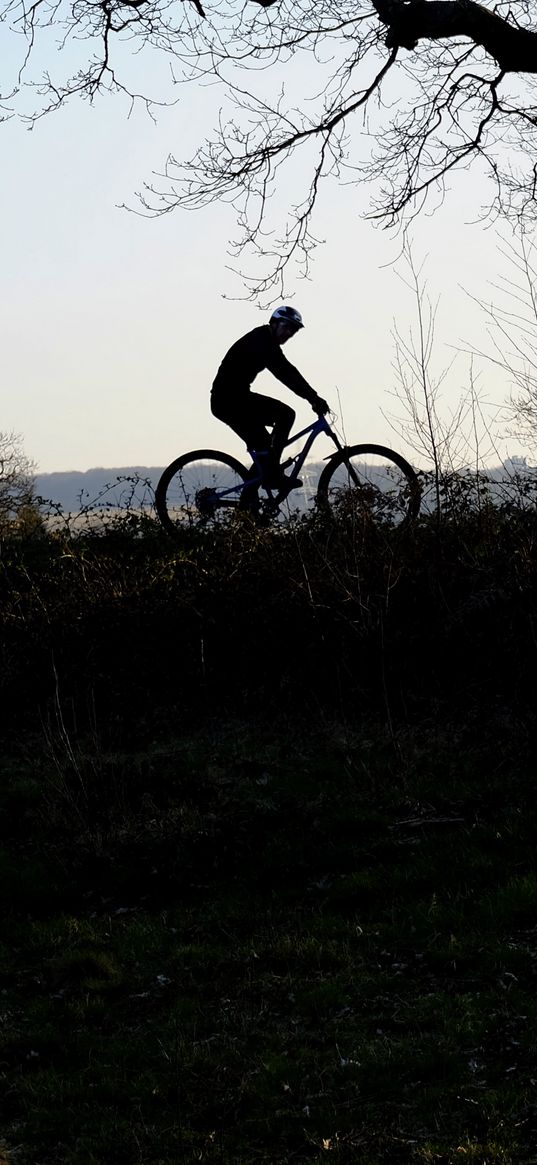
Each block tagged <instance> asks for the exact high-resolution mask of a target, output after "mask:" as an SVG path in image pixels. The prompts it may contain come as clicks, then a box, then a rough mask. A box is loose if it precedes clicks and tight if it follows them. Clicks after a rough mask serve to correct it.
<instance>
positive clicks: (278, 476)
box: [249, 392, 296, 489]
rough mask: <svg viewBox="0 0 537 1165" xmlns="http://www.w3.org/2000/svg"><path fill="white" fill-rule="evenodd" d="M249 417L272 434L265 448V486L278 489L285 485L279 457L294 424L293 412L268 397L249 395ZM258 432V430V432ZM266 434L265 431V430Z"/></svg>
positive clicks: (253, 446) (286, 406) (252, 393)
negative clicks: (268, 428) (267, 428)
mask: <svg viewBox="0 0 537 1165" xmlns="http://www.w3.org/2000/svg"><path fill="white" fill-rule="evenodd" d="M250 410H251V411H250V416H251V417H252V419H255V422H257V425H259V426H261V425H262V426H269V427H271V428H272V434H271V437H270V439H269V444H268V447H267V451H268V459H267V470H266V473H265V481H266V484H267V485H268V486H269V487H270V488H272V489H279V488H280V487H281V486H283V485H285V476H284V474H283V470H282V469H281V468H280V457H281V455H282V453H283V449H284V446H285V445H286V443H287V441H288V440H289V434H290V432H291V429H292V427H293V424H294V420H295V416H296V414H295V412H294V409H291V408H289V405H286V404H283V402H282V401H281V400H275V399H274V398H273V397H270V396H261V395H260V394H259V393H256V392H251V393H250ZM259 431H260V430H259ZM265 432H266V429H265ZM249 447H250V449H252V448H253V449H257V450H258V451H259V445H257V446H255V445H250V446H249Z"/></svg>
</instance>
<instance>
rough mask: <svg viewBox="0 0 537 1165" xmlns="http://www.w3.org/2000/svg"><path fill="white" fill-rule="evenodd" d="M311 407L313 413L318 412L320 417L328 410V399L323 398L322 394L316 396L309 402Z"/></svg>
mask: <svg viewBox="0 0 537 1165" xmlns="http://www.w3.org/2000/svg"><path fill="white" fill-rule="evenodd" d="M311 407H312V409H313V411H314V413H318V415H319V416H320V417H324V415H325V413H329V412H330V405H329V404H328V401H326V400H323V398H322V396H317V397H316V398H315V400H314V401H312V402H311Z"/></svg>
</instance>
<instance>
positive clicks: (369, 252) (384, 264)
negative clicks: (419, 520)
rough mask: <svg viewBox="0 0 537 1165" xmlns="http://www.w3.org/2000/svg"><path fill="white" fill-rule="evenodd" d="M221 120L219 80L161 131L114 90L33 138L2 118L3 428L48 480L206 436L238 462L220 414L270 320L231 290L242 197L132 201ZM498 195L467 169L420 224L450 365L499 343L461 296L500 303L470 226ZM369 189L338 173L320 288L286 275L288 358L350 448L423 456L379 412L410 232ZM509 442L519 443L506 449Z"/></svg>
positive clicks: (146, 458)
mask: <svg viewBox="0 0 537 1165" xmlns="http://www.w3.org/2000/svg"><path fill="white" fill-rule="evenodd" d="M314 67H315V65H314V62H312V68H314ZM217 112H218V98H217V97H216V95H215V93H214V91H213V90H211V89H208V90H205V92H204V94H203V96H202V97H200V96H199V93H195V92H194V90H188V91H184V92H183V98H182V104H181V105H179V106H177V107H175V108H173V109H167V110H164V111H162V113H161V114H160V115H159V121H158V124H157V125H156V126H155V125H154V124H153V122H152V121H151V120H150V119H149V118H148V117H147V115H146V114H145V113H144V112H143V111H142V110H137V111H135V112H134V114H133V115H132V117H131V118H130V119H129V118H128V117H127V113H128V106H127V105H126V103H125V102H124V101H122V100H121V99H118V98H111V97H108V98H104V99H102V100H98V101H97V102H96V104H95V105H94V106H93V107H91V106H89V105H88V104H83V103H80V102H73V103H72V104H71V106H70V107H69V108H67V109H62V110H60V111H59V112H58V113H56V114H52V115H51V116H49V117H47V118H44V119H42V120H41V121H40V122H38V123H37V125H36V126H35V128H34V130H33V131H32V132H28V130H27V129H25V128H24V126H23V125H21V123H20V122H17V121H16V120H14V119H13V120H11V121H8V122H6V123H4V124H3V125H0V135H1V138H2V158H3V168H2V169H3V181H2V184H1V188H0V221H1V223H2V275H3V279H2V333H3V335H2V366H3V400H2V417H1V421H0V428H1V429H2V430H4V431H5V430H14V431H16V432H18V433H20V434H21V435H22V437H23V441H24V446H25V449H26V452H27V453H28V455H29V456H30V457H32V458H33V459H34V460H35V462H36V463H37V467H38V469H39V471H40V472H49V471H54V470H70V469H79V470H83V469H87V468H89V467H92V466H129V465H140V466H143V465H147V466H150V465H165V464H166V463H167V462H168V461H170V460H171V459H172V458H173V457H175V456H178V455H179V454H180V453H182V452H185V451H186V450H188V449H194V448H200V447H206V446H209V447H214V448H221V449H227V450H228V451H229V452H234V453H236V454H239V455H240V454H242V453H243V446H242V443H241V442H240V440H239V438H237V437H235V436H234V434H232V433H231V431H230V430H228V429H227V428H226V427H225V426H224V425H223V424H222V423H221V422H219V421H217V420H216V419H215V418H213V417H212V416H211V413H210V408H209V391H210V385H211V381H212V379H213V377H214V374H215V372H216V369H217V367H218V364H219V362H220V360H221V358H222V356H223V355H224V353H225V351H226V349H227V348H228V347H229V346H230V344H231V343H233V342H234V341H235V340H236V339H238V337H239V336H240V335H242V334H243V333H244V332H246V331H248V330H249V329H250V328H251V327H254V326H256V325H257V324H259V323H260V322H263V320H264V319H265V318H266V314H265V315H262V314H261V313H260V311H259V309H258V308H256V307H255V306H254V305H253V304H251V303H248V302H240V301H237V300H236V299H233V298H224V297H225V296H228V297H233V296H241V295H242V294H243V289H242V287H241V283H240V280H239V279H238V278H237V277H236V276H234V275H232V274H231V273H230V271H229V270H228V265H229V264H230V262H231V260H230V258H229V256H228V254H227V245H228V239H229V238H230V237H232V236H234V235H235V234H236V230H235V224H234V216H233V210H232V208H230V207H228V206H220V207H212V208H209V209H206V210H202V211H199V212H188V213H187V212H183V211H176V212H174V213H172V214H168V215H166V216H165V217H163V218H161V219H153V220H147V219H144V218H142V217H139V216H138V215H135V214H129V213H127V212H126V211H124V210H121V209H118V204H121V203H124V202H127V203H130V204H131V205H132V206H135V205H136V200H135V197H134V192H135V191H136V190H137V189H139V188H140V186H141V184H142V182H143V180H144V179H149V178H150V176H151V172H152V171H154V170H158V169H159V168H161V167H162V165H163V162H164V160H165V157H166V155H167V153H168V152H169V151H173V152H175V153H176V154H178V155H183V156H188V155H189V154H190V153H191V152H192V150H193V148H194V146H195V144H196V141H197V139H198V137H199V134H200V133H201V132H202V130H203V129H209V128H210V125H211V119H214V117H215V116H216V115H217ZM292 193H293V192H292V191H289V190H287V191H286V190H283V191H282V195H281V197H282V198H283V199H285V197H286V196H287V197H289V198H291V197H292ZM484 198H485V190H484V187H481V185H480V178H479V176H478V174H477V173H472V172H470V173H469V174H465V175H462V176H461V177H460V178H458V179H456V180H455V183H454V189H453V190H452V192H451V193H450V194H449V195H448V197H447V199H446V203H445V205H444V207H443V208H441V209H440V210H438V211H437V212H436V213H435V214H434V215H431V216H429V217H423V218H422V219H421V221H420V222H419V225H417V226H416V227H415V228H414V231H413V234H414V253H415V257H416V259H417V260H418V261H420V260H421V259H422V258H423V257H424V256H425V255H428V260H427V266H426V273H427V278H428V283H429V289H430V293H431V296H432V297H433V298H435V299H436V297H437V296H438V295H440V297H441V298H440V307H439V313H438V321H437V329H436V367H437V369H438V370H441V369H442V368H443V367H444V366H445V365H446V364H448V363H449V361H450V359H451V358H452V355H453V351H452V348H451V347H450V346H453V345H455V346H457V345H461V344H463V342H464V341H466V342H472V343H474V344H475V346H476V347H482V346H483V343H484V322H483V319H482V317H481V315H480V313H479V311H478V309H477V308H476V307H475V306H473V305H472V303H471V301H470V300H469V299H468V297H467V296H465V295H464V293H463V291H462V290H461V287H460V284H463V285H464V286H465V287H466V288H467V289H468V291H469V292H471V293H472V294H473V295H475V296H477V297H479V298H482V299H490V295H491V291H490V282H491V281H494V280H495V279H496V277H497V274H498V269H499V265H500V264H501V260H500V258H499V255H498V252H497V233H496V230H495V229H494V228H492V229H488V230H485V229H483V228H482V227H481V226H479V225H472V220H476V219H477V218H478V215H479V211H480V207H481V204H482V202H483V200H484ZM368 200H369V192H368V191H367V189H360V188H353V187H350V186H338V185H337V183H335V182H332V183H330V184H329V183H326V184H325V186H324V188H323V195H322V202H321V205H320V208H319V212H318V214H317V218H316V220H315V222H314V233H315V234H316V235H317V236H320V237H322V238H324V239H325V240H326V242H325V245H324V246H323V247H320V248H319V249H318V251H317V253H316V258H315V259H314V261H313V264H312V268H311V278H310V280H309V281H303V280H300V279H299V278H296V279H293V278H291V279H290V288H291V290H292V291H293V292H294V293H295V294H294V296H293V298H292V299H291V300H290V302H293V303H294V304H295V305H296V306H297V307H299V309H300V310H301V311H302V313H303V316H304V319H305V323H306V327H305V329H304V331H303V332H301V333H300V334H299V336H297V337H296V338H295V339H294V340H292V341H291V342H290V343H289V344H288V345H287V346H286V349H285V351H286V355H287V356H288V358H289V359H290V360H291V361H292V362H293V363H295V364H296V365H297V366H298V367H299V368H300V370H301V372H302V373H303V375H304V376H305V377H306V378H307V379H308V380H309V381H310V383H311V384H312V385H313V386H314V388H315V389H316V390H317V391H318V392H319V393H320V394H321V395H322V396H324V397H326V398H327V399H328V400H329V402H330V403H331V404H333V407H334V408H335V409H336V411H337V412H338V413H339V412H340V411H341V412H342V416H343V420H344V424H345V430H346V436H347V439H348V440H349V441H352V442H355V441H356V442H358V441H364V440H369V441H381V442H383V443H387V444H390V445H392V446H394V447H396V448H400V449H401V451H402V452H407V453H409V449H408V446H406V447H405V443H404V441H403V440H402V439H401V438H399V437H398V436H397V435H396V434H394V432H393V431H391V430H390V427H389V425H388V423H387V421H386V420H385V418H384V416H383V411H386V410H388V411H389V410H390V409H392V408H393V405H392V403H391V401H390V398H389V395H388V394H389V392H390V390H391V389H393V388H394V386H395V381H394V375H393V371H392V368H391V361H392V359H393V342H392V339H391V334H390V333H391V328H392V325H393V321H394V319H396V321H397V324H398V327H399V330H400V331H401V332H403V333H404V332H405V330H406V329H408V327H410V326H411V321H412V319H413V313H414V304H413V302H412V297H411V296H410V294H409V293H408V292H407V291H406V289H405V288H404V286H403V284H402V282H401V280H400V279H399V277H398V275H397V273H396V270H394V268H393V261H394V260H395V259H396V257H397V254H398V250H399V242H398V240H397V239H396V238H394V237H392V236H390V235H389V234H388V233H387V232H383V231H382V230H380V229H378V228H375V227H374V226H373V225H372V223H371V222H368V221H366V220H365V219H364V218H363V214H364V211H366V210H367V207H368ZM467 367H468V361H467V360H465V359H464V358H463V357H458V359H457V361H456V364H455V366H454V368H453V370H452V372H451V373H450V376H449V378H448V379H447V380H446V383H445V385H444V389H443V392H444V397H445V406H446V409H449V408H450V407H454V406H455V402H456V400H457V398H458V396H459V393H460V391H461V390H462V388H463V387H464V385H465V383H466V381H467ZM481 385H482V389H483V391H484V394H485V396H486V397H487V398H488V399H489V400H490V401H491V409H492V411H493V410H494V407H495V405H497V404H500V403H501V402H502V401H503V400H504V399H505V397H506V396H507V393H508V384H507V383H506V381H505V379H504V378H503V377H502V375H501V374H500V373H498V372H497V371H495V370H494V369H493V368H491V367H490V366H488V365H486V366H484V367H483V372H482V379H481ZM257 388H260V389H261V390H265V391H267V392H269V393H273V394H274V395H281V399H284V400H286V401H288V402H289V403H291V404H293V405H296V407H297V413H298V421H299V423H300V425H301V426H303V425H305V424H307V423H309V421H310V419H312V414H311V411H310V410H309V408H308V406H307V405H306V404H305V403H304V402H302V401H300V400H298V398H295V397H293V395H292V394H291V393H289V392H288V391H287V390H286V389H285V388H284V387H283V385H279V384H278V383H277V382H276V381H275V380H274V379H273V378H272V377H270V376H269V375H267V374H266V375H265V376H264V377H263V378H262V379H261V378H260V379H259V380H258V381H257V382H256V389H257ZM338 393H339V396H338ZM501 451H502V453H507V452H519V451H520V450H519V446H518V444H517V443H516V442H513V441H512V440H511V441H508V440H505V441H503V442H502V446H501ZM320 453H321V450H320V448H319V454H320Z"/></svg>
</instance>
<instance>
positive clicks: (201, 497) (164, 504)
mask: <svg viewBox="0 0 537 1165" xmlns="http://www.w3.org/2000/svg"><path fill="white" fill-rule="evenodd" d="M247 479H248V470H247V469H246V468H245V466H244V465H241V462H240V461H237V460H236V458H235V457H229V456H228V454H227V453H220V452H219V451H218V450H216V449H196V450H195V451H194V452H192V453H184V454H183V456H182V457H178V458H177V459H176V460H175V461H172V463H171V465H168V468H167V469H165V470H164V473H163V474H162V477H161V478H160V480H159V483H158V485H157V488H156V491H155V508H156V511H157V514H158V516H159V518H160V521H161V522H162V525H163V526H164V529H165V530H167V531H168V533H170V534H176V533H177V532H178V531H180V530H182V529H184V528H185V526H205V525H208V524H210V523H215V522H221V521H222V520H223V519H224V518H225V517H226V516H227V515H229V514H230V513H233V512H234V511H236V510H237V507H238V504H239V501H240V498H241V494H242V492H243V486H244V483H245V482H246V481H247Z"/></svg>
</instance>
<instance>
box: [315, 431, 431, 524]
mask: <svg viewBox="0 0 537 1165" xmlns="http://www.w3.org/2000/svg"><path fill="white" fill-rule="evenodd" d="M317 501H318V502H319V504H320V505H321V506H323V507H325V508H326V507H327V506H328V507H330V509H331V510H332V511H333V512H334V513H337V514H339V515H340V516H341V517H342V518H344V517H350V516H352V517H353V518H359V519H361V520H362V521H363V522H364V523H367V524H372V525H379V526H403V525H406V524H407V523H408V522H411V521H412V520H413V519H414V518H416V517H417V515H418V513H419V509H420V505H421V487H420V483H419V479H418V475H417V473H416V472H415V470H414V469H413V468H412V466H411V465H409V463H408V461H405V459H404V457H401V455H400V454H399V453H394V451H393V449H387V448H386V447H385V446H384V445H350V446H348V448H346V449H342V450H341V451H340V452H339V453H335V454H334V456H333V457H331V458H330V461H329V462H328V465H326V466H325V468H324V469H323V472H322V474H321V476H320V478H319V485H318V489H317Z"/></svg>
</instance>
